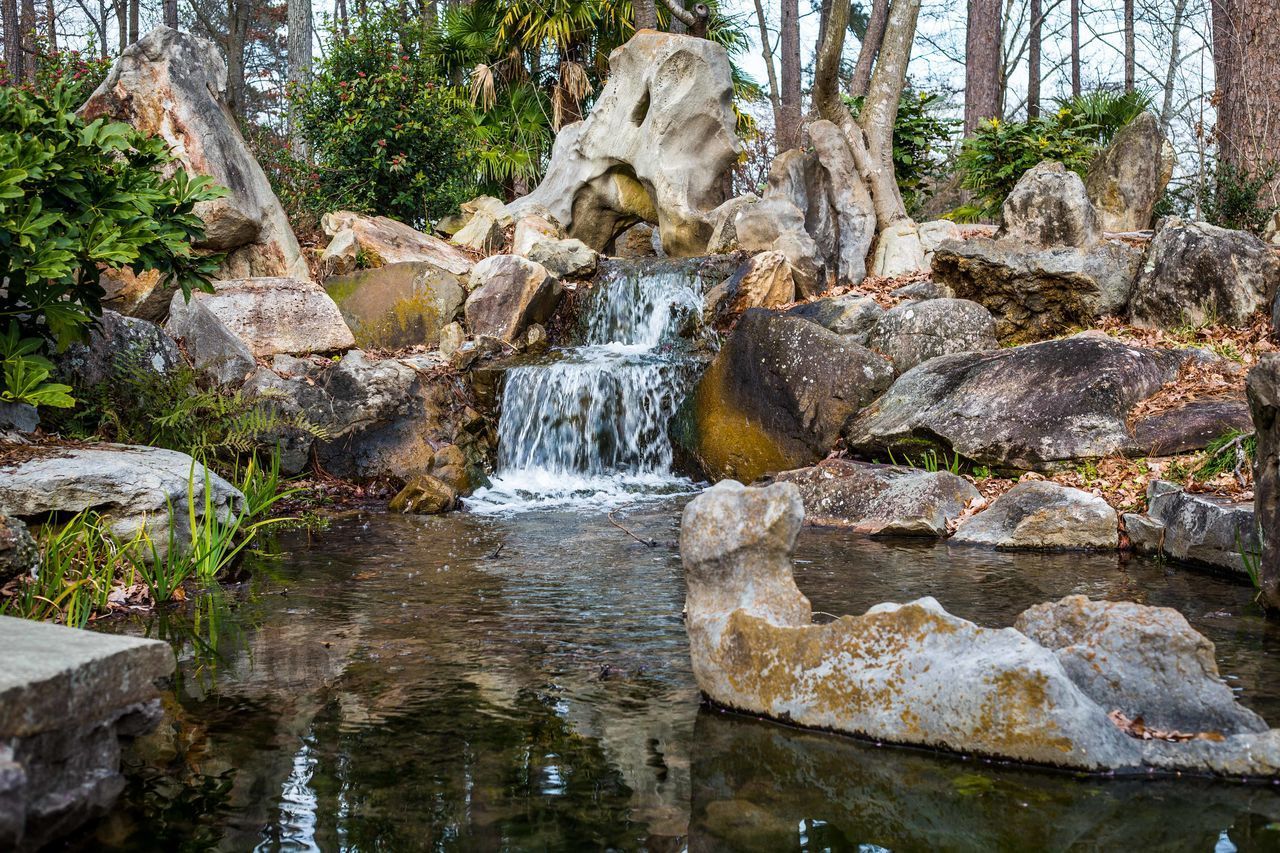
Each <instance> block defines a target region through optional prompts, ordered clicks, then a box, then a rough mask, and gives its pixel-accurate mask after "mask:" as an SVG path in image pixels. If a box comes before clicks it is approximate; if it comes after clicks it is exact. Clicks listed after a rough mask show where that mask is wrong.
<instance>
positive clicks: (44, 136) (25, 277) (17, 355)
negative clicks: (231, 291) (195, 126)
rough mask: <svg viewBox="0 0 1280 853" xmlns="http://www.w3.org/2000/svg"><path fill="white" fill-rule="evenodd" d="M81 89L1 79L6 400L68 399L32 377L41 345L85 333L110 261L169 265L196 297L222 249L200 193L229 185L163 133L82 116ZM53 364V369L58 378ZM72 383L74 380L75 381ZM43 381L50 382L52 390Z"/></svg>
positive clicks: (165, 271)
mask: <svg viewBox="0 0 1280 853" xmlns="http://www.w3.org/2000/svg"><path fill="white" fill-rule="evenodd" d="M75 98H76V89H75V87H72V86H68V85H64V84H58V85H55V86H54V87H53V89H52V90H51V91H50V92H49V93H48V94H47V95H44V94H40V93H35V92H29V91H23V90H20V89H14V88H11V87H5V88H0V278H2V279H4V280H5V281H6V287H5V288H4V290H3V291H2V292H0V317H3V318H5V319H6V321H7V330H3V331H5V332H6V335H7V337H5V338H4V339H3V340H4V342H5V345H4V348H3V352H0V358H3V359H4V362H5V369H4V382H5V386H4V389H3V395H4V397H5V399H9V400H15V399H16V400H20V401H25V402H31V403H35V404H40V403H44V404H46V405H60V404H61V405H66V404H68V403H69V398H68V399H67V400H61V401H57V400H58V397H57V395H56V394H51V393H44V392H48V391H49V389H48V388H47V387H45V386H47V383H43V384H42V383H41V382H35V383H34V384H32V381H31V380H32V377H33V376H34V375H36V374H38V373H39V372H40V371H42V370H45V368H46V367H47V364H42V363H40V362H39V361H38V360H36V359H35V358H33V357H34V356H35V354H36V351H37V350H38V349H39V348H40V346H41V342H44V343H51V344H54V345H56V346H58V347H59V348H62V347H65V346H66V345H67V344H69V343H71V342H72V341H76V340H80V339H83V337H84V335H85V333H86V331H87V329H88V327H89V325H90V324H91V323H92V322H93V321H94V319H95V318H96V317H98V316H99V315H100V314H101V313H102V304H101V300H102V296H103V290H102V287H101V286H100V285H99V283H98V277H99V274H100V270H102V269H120V268H121V267H125V266H128V267H131V268H132V269H133V270H134V271H135V272H143V271H147V270H158V271H159V272H160V273H161V275H162V276H163V277H165V278H166V279H169V280H171V281H173V282H174V283H175V284H176V285H177V286H178V287H179V288H181V290H182V292H183V293H184V294H188V295H189V294H190V292H191V290H192V289H193V288H204V289H207V288H209V287H210V284H209V276H210V275H211V274H212V273H213V271H214V270H215V269H217V265H218V262H219V260H220V259H219V258H218V257H216V256H200V255H197V254H196V253H195V252H194V251H193V250H192V248H191V246H192V243H193V242H196V241H198V240H200V239H202V238H203V237H204V223H203V222H201V221H200V219H199V217H197V216H196V215H195V214H194V213H193V212H192V210H193V208H194V206H195V204H196V202H199V201H204V200H207V199H214V198H218V197H220V196H221V195H223V194H224V192H225V191H223V190H221V189H218V188H215V187H214V186H213V185H212V183H211V181H210V180H209V178H207V177H203V176H199V177H188V175H187V173H186V172H185V171H183V170H182V169H176V170H175V171H173V174H172V176H171V177H167V178H166V177H164V176H163V174H162V173H161V169H164V168H166V167H170V168H171V164H172V160H173V158H172V155H171V154H170V153H169V150H168V148H167V147H166V145H165V143H164V141H163V140H161V139H157V138H153V137H147V136H144V135H142V134H140V133H138V132H137V131H135V130H134V129H133V128H131V127H130V126H129V125H127V124H121V123H119V122H114V123H108V122H106V121H105V120H103V119H97V120H95V121H93V122H90V123H89V124H87V125H86V124H85V123H84V121H83V120H81V119H80V118H79V117H78V116H77V115H75V112H74V110H75V107H76V100H75ZM47 375H48V374H47V372H46V373H45V376H47ZM63 387H65V386H63ZM42 388H43V391H42Z"/></svg>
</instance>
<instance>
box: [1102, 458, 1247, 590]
mask: <svg viewBox="0 0 1280 853" xmlns="http://www.w3.org/2000/svg"><path fill="white" fill-rule="evenodd" d="M1131 520H1132V522H1133V523H1132V524H1131V523H1130V522H1131ZM1125 530H1126V532H1128V534H1129V541H1130V542H1131V543H1132V545H1133V548H1134V550H1135V551H1139V552H1141V553H1148V554H1162V555H1164V556H1166V557H1169V558H1171V559H1174V560H1183V561H1185V562H1189V563H1200V564H1202V565H1206V566H1215V567H1218V568H1224V569H1229V570H1231V571H1232V572H1235V573H1236V574H1239V575H1240V576H1242V577H1247V571H1246V569H1245V563H1244V556H1243V554H1249V555H1257V554H1258V553H1260V552H1261V550H1262V543H1261V542H1260V541H1259V537H1258V533H1259V527H1258V526H1257V524H1256V522H1255V519H1254V508H1253V503H1252V502H1240V501H1231V500H1227V499H1225V498H1219V497H1214V496H1213V495H1197V494H1194V493H1191V492H1187V491H1184V490H1183V489H1182V488H1181V487H1180V486H1178V485H1176V484H1174V483H1167V482H1165V481H1163V480H1152V481H1151V482H1150V483H1149V484H1148V485H1147V514H1146V515H1145V516H1137V515H1135V514H1132V513H1130V514H1126V515H1125Z"/></svg>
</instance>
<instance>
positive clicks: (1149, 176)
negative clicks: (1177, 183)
mask: <svg viewBox="0 0 1280 853" xmlns="http://www.w3.org/2000/svg"><path fill="white" fill-rule="evenodd" d="M1176 162H1177V157H1176V155H1175V153H1174V150H1173V146H1172V145H1170V144H1169V141H1168V140H1167V139H1165V137H1164V134H1163V133H1162V132H1161V131H1160V120H1159V119H1157V118H1156V117H1155V116H1154V115H1152V114H1151V113H1149V112H1144V113H1143V114H1142V115H1140V116H1138V117H1137V118H1135V119H1134V120H1133V121H1131V122H1129V123H1128V124H1127V125H1125V126H1124V127H1122V128H1121V129H1120V131H1119V132H1118V133H1117V134H1116V135H1115V137H1114V138H1113V139H1112V140H1111V144H1110V145H1108V146H1107V147H1106V148H1105V149H1104V150H1103V151H1100V152H1099V153H1098V155H1097V156H1096V157H1094V158H1093V162H1092V163H1090V164H1089V170H1088V172H1087V173H1086V174H1085V177H1084V185H1085V190H1086V191H1087V192H1088V194H1089V200H1090V201H1091V202H1093V207H1094V210H1096V211H1097V214H1098V224H1099V226H1100V227H1101V228H1102V230H1103V231H1113V232H1125V231H1144V230H1146V229H1147V228H1150V227H1151V214H1152V212H1153V211H1154V210H1155V207H1156V203H1157V202H1158V201H1160V199H1161V197H1163V196H1164V190H1165V187H1167V186H1168V185H1169V179H1170V178H1172V177H1173V167H1174V165H1175V164H1176Z"/></svg>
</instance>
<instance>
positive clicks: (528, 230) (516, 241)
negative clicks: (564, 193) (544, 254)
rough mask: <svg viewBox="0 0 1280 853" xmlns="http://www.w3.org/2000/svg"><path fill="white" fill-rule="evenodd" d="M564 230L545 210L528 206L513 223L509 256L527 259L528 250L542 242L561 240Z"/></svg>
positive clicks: (549, 212)
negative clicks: (520, 256) (519, 256)
mask: <svg viewBox="0 0 1280 853" xmlns="http://www.w3.org/2000/svg"><path fill="white" fill-rule="evenodd" d="M563 238H564V228H562V227H561V226H560V222H559V221H558V220H557V219H556V218H555V216H553V215H552V213H551V211H549V210H547V209H545V208H537V207H535V206H532V205H530V206H529V207H527V208H525V210H524V212H523V213H522V214H521V215H520V218H519V219H517V220H516V221H515V228H514V229H513V230H512V236H511V254H513V255H522V256H524V257H526V258H527V257H529V250H530V249H532V248H533V247H534V245H535V244H537V243H540V242H542V241H543V240H561V239H563Z"/></svg>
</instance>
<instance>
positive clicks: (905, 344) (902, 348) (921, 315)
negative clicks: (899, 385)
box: [867, 299, 999, 373]
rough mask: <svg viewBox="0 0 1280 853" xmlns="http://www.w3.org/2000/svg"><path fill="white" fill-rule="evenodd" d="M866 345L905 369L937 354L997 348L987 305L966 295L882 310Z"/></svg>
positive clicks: (935, 356)
mask: <svg viewBox="0 0 1280 853" xmlns="http://www.w3.org/2000/svg"><path fill="white" fill-rule="evenodd" d="M867 346H869V347H871V348H872V349H873V350H875V351H876V352H878V353H881V354H882V355H885V356H887V357H888V358H889V360H890V361H892V362H893V366H894V369H895V370H897V372H898V373H906V372H907V371H908V370H910V369H911V368H913V367H915V366H916V365H917V364H922V363H923V362H926V361H928V360H929V359H931V358H937V357H938V356H940V355H951V354H953V353H960V352H984V351H986V350H993V349H996V348H997V347H998V346H999V344H998V343H997V342H996V324H995V320H994V319H993V318H992V316H991V312H989V311H988V310H987V309H986V308H983V307H982V306H981V305H979V304H978V303H976V302H969V301H968V300H966V299H930V300H928V301H925V302H913V303H907V304H904V305H898V306H897V307H894V308H891V309H889V310H888V311H886V312H885V314H884V316H883V317H881V318H880V320H879V322H878V323H877V324H876V326H875V328H874V329H873V330H872V332H871V335H870V339H869V341H868V343H867Z"/></svg>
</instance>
